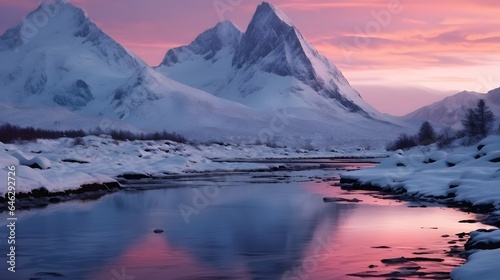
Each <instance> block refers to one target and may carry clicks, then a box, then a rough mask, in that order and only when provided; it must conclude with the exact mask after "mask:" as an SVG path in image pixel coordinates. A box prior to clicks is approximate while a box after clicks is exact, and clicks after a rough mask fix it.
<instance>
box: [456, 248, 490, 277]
mask: <svg viewBox="0 0 500 280" xmlns="http://www.w3.org/2000/svg"><path fill="white" fill-rule="evenodd" d="M498 260H500V249H496V250H488V251H479V252H476V253H474V254H472V255H470V256H469V258H468V260H467V263H466V264H464V265H463V266H461V267H459V268H456V269H455V270H453V271H452V272H451V279H453V280H470V279H481V280H497V279H499V275H500V266H499V265H498Z"/></svg>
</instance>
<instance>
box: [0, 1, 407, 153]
mask: <svg viewBox="0 0 500 280" xmlns="http://www.w3.org/2000/svg"><path fill="white" fill-rule="evenodd" d="M49 5H57V7H58V8H57V13H54V14H53V15H51V18H50V19H49V20H48V21H47V24H46V25H45V26H43V27H41V28H39V30H38V32H36V34H34V36H31V37H30V38H29V39H27V38H25V36H24V35H23V34H24V31H23V30H24V29H25V28H26V27H25V26H24V25H25V24H26V23H25V22H23V23H21V24H20V25H18V26H16V27H14V28H12V29H9V30H8V31H6V32H5V33H4V34H3V35H2V36H1V37H0V61H2V63H1V64H0V100H1V101H0V108H2V111H1V112H0V121H1V122H11V123H13V124H17V125H21V126H36V127H42V128H52V129H57V128H60V129H67V128H85V129H90V128H95V127H97V126H99V127H101V128H104V129H107V128H115V129H121V128H124V129H131V130H137V131H158V130H164V129H166V130H169V131H175V132H178V133H181V134H184V135H185V136H187V137H188V138H195V139H199V140H211V139H216V140H221V139H223V140H226V141H232V142H240V141H245V142H254V141H256V140H260V141H262V142H268V141H269V142H276V143H278V144H286V145H294V146H301V145H305V144H307V145H309V144H313V145H316V146H318V145H322V146H324V145H339V144H346V145H353V144H354V143H365V144H366V143H369V144H370V145H376V144H381V143H384V142H385V141H387V140H388V139H391V138H392V137H394V136H395V134H397V133H399V132H400V131H401V130H402V129H403V128H401V127H400V126H397V125H393V124H390V123H388V122H387V121H386V120H384V119H383V116H382V115H381V114H379V113H378V112H376V111H375V110H373V109H372V108H371V107H370V106H369V105H368V104H366V103H364V101H362V99H361V98H360V97H359V95H358V94H357V92H356V91H355V90H354V89H352V87H350V86H349V84H348V83H347V81H346V80H345V78H344V77H343V76H342V74H341V73H340V72H339V71H338V70H337V69H336V68H335V67H334V66H333V64H331V63H330V62H328V61H327V60H326V59H324V57H322V56H321V55H320V54H319V53H317V52H316V51H315V50H314V49H313V48H312V46H310V44H308V43H307V42H306V41H305V40H304V39H303V37H302V36H301V35H300V33H298V31H296V29H295V27H293V26H292V25H291V24H290V22H289V20H288V19H286V17H285V16H284V15H283V14H281V13H280V12H279V11H278V10H276V9H275V8H274V7H272V6H271V5H269V4H262V5H261V6H259V9H258V12H257V13H256V15H255V17H254V20H253V21H252V23H251V26H253V28H254V29H253V30H254V31H253V32H254V33H255V34H254V33H252V32H247V33H245V34H243V33H242V32H241V31H240V30H239V29H238V28H237V27H235V26H234V25H233V24H232V23H230V22H222V23H220V24H218V25H217V26H216V27H214V28H213V29H211V30H208V31H207V32H205V33H204V34H202V35H200V36H199V37H198V38H197V39H196V40H195V41H194V42H193V43H192V44H191V45H189V46H185V47H181V48H177V49H174V50H171V51H169V52H168V53H167V55H166V57H165V59H164V61H163V63H162V65H163V66H162V67H161V68H162V69H161V70H162V72H163V73H166V74H167V76H170V77H172V78H175V80H176V81H175V80H172V79H171V78H169V77H166V75H163V74H161V73H159V72H158V71H155V70H154V69H152V68H150V67H149V66H147V65H146V64H145V63H144V62H143V61H142V60H141V59H140V58H137V57H136V56H135V55H134V54H132V53H130V52H129V51H127V50H126V49H125V48H124V47H123V46H121V45H120V44H119V43H117V42H116V41H114V40H113V39H112V38H111V37H109V36H108V35H106V34H105V33H104V32H103V31H102V30H101V29H99V28H98V27H97V26H96V25H95V24H94V23H93V22H92V21H91V20H90V19H89V18H88V16H87V15H86V14H85V12H84V11H83V10H81V9H79V8H78V7H75V6H73V5H72V4H70V3H68V2H66V1H62V0H56V1H54V2H51V3H44V4H41V5H40V7H39V8H38V9H37V10H35V11H34V12H33V13H31V14H30V15H28V18H32V17H34V16H35V15H37V14H38V13H40V12H42V11H45V10H46V9H48V8H49ZM272 22H274V24H275V26H274V28H275V29H273V30H271V31H268V32H270V33H269V34H267V35H265V34H264V32H265V31H266V30H263V29H262V28H263V26H261V25H262V24H264V25H266V24H269V23H272ZM259 32H262V36H263V38H264V37H265V38H266V40H267V42H269V43H271V42H272V44H270V48H269V49H268V48H267V47H266V44H265V42H264V43H263V41H259V40H257V39H258V38H257V37H256V36H257V34H258V33H259ZM272 34H275V35H276V36H277V37H276V38H275V39H273V38H274V37H273V36H274V35H272ZM264 35H265V36H264ZM266 36H270V37H266ZM273 40H274V41H273ZM248 46H251V49H252V50H255V51H256V52H255V53H251V54H250V56H248V57H247V53H246V52H245V51H244V48H247V47H248ZM266 52H268V53H267V54H266ZM283 59H286V61H285V60H283ZM176 75H177V76H176ZM179 77H184V78H185V81H184V80H182V79H180V78H179ZM183 82H184V83H186V84H187V85H186V84H183ZM190 85H191V86H194V87H196V88H198V89H195V88H193V87H190ZM203 90H206V91H209V92H210V93H211V94H210V93H207V92H205V91H203ZM215 93H217V94H215ZM220 97H224V98H220ZM234 101H237V102H234ZM252 107H253V108H252ZM37 116H43V117H37Z"/></svg>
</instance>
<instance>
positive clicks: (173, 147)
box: [0, 136, 387, 196]
mask: <svg viewBox="0 0 500 280" xmlns="http://www.w3.org/2000/svg"><path fill="white" fill-rule="evenodd" d="M385 155H387V153H386V152H385V151H381V150H364V149H358V148H351V149H347V150H333V149H331V150H327V149H323V150H317V151H306V150H302V149H292V148H270V147H268V146H265V145H229V144H228V145H225V144H210V145H208V144H207V145H188V144H179V143H175V142H171V141H121V142H120V141H115V140H112V139H109V138H105V137H96V136H88V137H84V138H83V141H75V140H74V139H68V138H63V139H58V140H38V141H37V142H31V143H24V144H17V145H5V144H2V143H0V180H1V181H2V182H6V180H7V170H8V168H7V167H8V166H10V165H16V166H18V167H17V172H16V176H17V180H18V182H17V188H16V190H17V192H23V193H29V192H30V191H32V190H34V189H40V188H44V189H46V190H48V191H49V192H60V191H65V190H75V189H78V188H80V187H81V186H82V185H89V184H103V183H111V182H116V179H115V178H117V177H118V176H119V175H125V174H130V175H139V176H141V177H153V178H154V177H162V176H165V175H167V174H181V173H192V172H209V171H233V170H255V169H268V168H271V167H276V166H279V165H280V164H278V163H252V162H244V161H243V162H230V161H228V162H224V161H225V160H229V159H232V160H234V159H243V160H245V159H247V160H253V159H267V158H303V157H312V158H315V157H338V156H342V157H348V156H355V157H359V156H385ZM0 195H1V196H4V195H5V188H3V187H2V188H0Z"/></svg>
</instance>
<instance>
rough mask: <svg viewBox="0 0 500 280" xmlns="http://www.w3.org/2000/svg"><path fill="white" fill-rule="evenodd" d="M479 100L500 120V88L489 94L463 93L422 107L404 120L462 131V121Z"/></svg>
mask: <svg viewBox="0 0 500 280" xmlns="http://www.w3.org/2000/svg"><path fill="white" fill-rule="evenodd" d="M479 99H484V101H485V102H486V105H487V106H488V107H489V108H490V110H491V111H492V112H493V113H494V114H495V116H496V117H497V120H500V88H497V89H494V90H491V91H489V92H488V93H487V94H482V93H478V92H470V91H463V92H460V93H457V94H455V95H452V96H448V97H446V98H444V99H443V100H441V101H438V102H435V103H433V104H431V105H428V106H425V107H422V108H420V109H418V110H416V111H414V112H412V113H410V114H408V115H406V116H404V117H403V119H405V120H408V121H414V122H421V121H429V122H431V123H433V124H437V125H440V126H443V127H449V128H452V129H455V130H456V129H461V128H462V125H461V119H462V118H463V116H464V115H465V113H466V111H467V109H469V108H474V107H475V106H476V105H477V102H478V101H479Z"/></svg>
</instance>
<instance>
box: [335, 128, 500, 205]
mask: <svg viewBox="0 0 500 280" xmlns="http://www.w3.org/2000/svg"><path fill="white" fill-rule="evenodd" d="M342 178H344V179H350V180H356V181H357V182H358V183H360V184H363V185H372V186H375V187H380V188H382V189H384V188H388V189H389V188H390V189H398V188H403V189H405V190H406V191H407V193H408V194H410V195H415V196H417V197H448V198H453V199H454V200H456V201H466V202H470V203H471V204H472V205H476V206H484V205H493V206H494V207H495V208H496V209H500V136H490V137H488V138H486V139H484V140H482V141H481V142H480V143H479V144H478V145H476V146H472V147H461V148H456V149H455V150H454V151H452V152H449V153H446V152H443V151H434V152H429V153H410V154H408V155H404V154H403V155H402V154H401V152H399V153H395V154H393V155H392V156H391V157H389V158H388V159H386V160H384V161H382V162H381V163H380V165H378V166H376V167H374V168H370V169H363V170H358V171H353V172H347V173H344V174H342Z"/></svg>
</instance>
